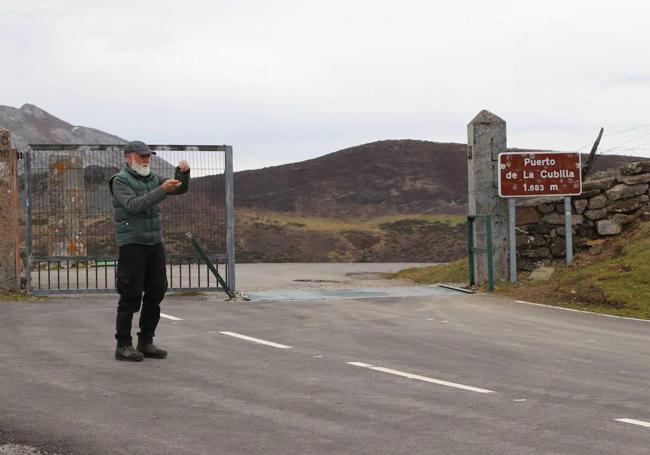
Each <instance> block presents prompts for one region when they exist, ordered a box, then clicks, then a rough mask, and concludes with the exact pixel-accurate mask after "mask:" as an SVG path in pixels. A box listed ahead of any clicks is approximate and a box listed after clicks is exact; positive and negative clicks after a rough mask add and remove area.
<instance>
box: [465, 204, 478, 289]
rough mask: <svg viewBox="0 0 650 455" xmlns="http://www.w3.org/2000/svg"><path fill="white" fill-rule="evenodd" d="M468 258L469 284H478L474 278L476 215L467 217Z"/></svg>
mask: <svg viewBox="0 0 650 455" xmlns="http://www.w3.org/2000/svg"><path fill="white" fill-rule="evenodd" d="M467 258H468V260H469V285H470V286H474V284H476V281H475V278H474V217H473V216H468V217H467Z"/></svg>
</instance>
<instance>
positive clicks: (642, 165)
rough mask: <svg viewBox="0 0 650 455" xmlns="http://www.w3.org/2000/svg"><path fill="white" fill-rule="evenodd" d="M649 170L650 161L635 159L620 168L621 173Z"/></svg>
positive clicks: (634, 173) (639, 172) (640, 172)
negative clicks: (634, 161)
mask: <svg viewBox="0 0 650 455" xmlns="http://www.w3.org/2000/svg"><path fill="white" fill-rule="evenodd" d="M645 172H650V161H637V162H636V163H630V164H626V165H625V166H623V167H622V168H621V175H637V174H643V173H645Z"/></svg>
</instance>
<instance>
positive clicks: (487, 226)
mask: <svg viewBox="0 0 650 455" xmlns="http://www.w3.org/2000/svg"><path fill="white" fill-rule="evenodd" d="M485 232H486V233H487V260H488V263H487V266H488V270H487V272H488V291H494V255H493V251H492V248H493V247H492V215H485Z"/></svg>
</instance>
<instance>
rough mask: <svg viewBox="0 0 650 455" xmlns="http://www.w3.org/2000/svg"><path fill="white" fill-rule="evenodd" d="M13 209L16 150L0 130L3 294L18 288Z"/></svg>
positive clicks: (0, 275) (15, 205)
mask: <svg viewBox="0 0 650 455" xmlns="http://www.w3.org/2000/svg"><path fill="white" fill-rule="evenodd" d="M17 208H18V185H17V178H16V150H14V149H13V147H12V146H11V135H10V133H9V131H7V130H5V129H0V225H2V229H3V235H2V236H0V290H5V291H18V290H19V289H20V262H19V260H20V254H19V250H18V245H19V241H18V220H17V214H18V212H17Z"/></svg>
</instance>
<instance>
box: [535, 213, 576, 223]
mask: <svg viewBox="0 0 650 455" xmlns="http://www.w3.org/2000/svg"><path fill="white" fill-rule="evenodd" d="M542 221H544V222H545V223H548V224H553V225H556V226H557V225H562V224H564V213H557V212H555V213H549V214H548V215H544V217H543V218H542ZM583 221H584V217H583V216H582V215H571V225H572V226H576V225H578V224H582V222H583Z"/></svg>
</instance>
